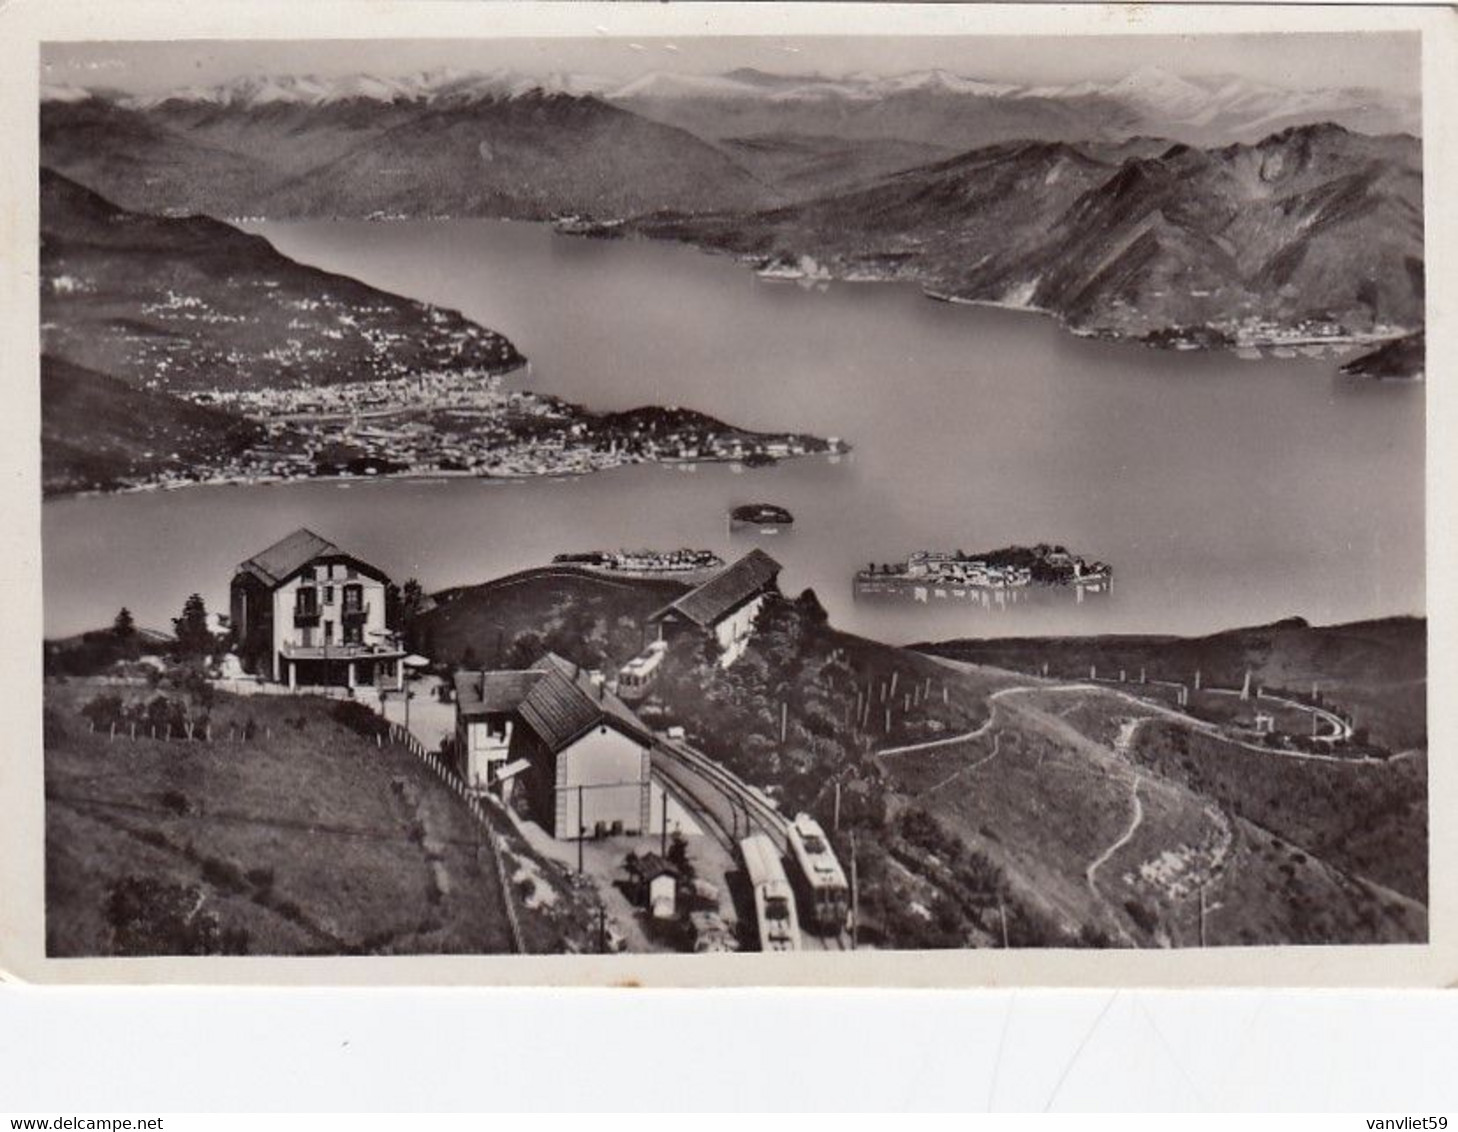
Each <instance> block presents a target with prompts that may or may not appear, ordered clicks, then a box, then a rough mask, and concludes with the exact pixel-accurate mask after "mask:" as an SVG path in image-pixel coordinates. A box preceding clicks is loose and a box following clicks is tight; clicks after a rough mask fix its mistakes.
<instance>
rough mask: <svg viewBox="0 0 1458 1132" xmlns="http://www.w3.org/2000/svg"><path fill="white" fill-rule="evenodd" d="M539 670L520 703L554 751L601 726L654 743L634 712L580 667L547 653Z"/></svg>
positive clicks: (524, 715)
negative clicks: (594, 681) (610, 725)
mask: <svg viewBox="0 0 1458 1132" xmlns="http://www.w3.org/2000/svg"><path fill="white" fill-rule="evenodd" d="M539 667H540V668H541V669H542V670H543V671H542V673H541V674H540V678H539V679H538V680H537V681H536V682H535V683H534V684H533V685H532V687H531V690H530V691H529V692H528V693H527V694H526V697H525V698H524V699H523V700H522V701H521V708H520V711H521V717H522V720H523V721H524V722H525V723H526V724H527V726H528V727H530V728H531V729H532V730H533V731H534V732H536V734H537V735H538V737H539V738H540V739H541V740H542V742H543V743H545V744H546V745H547V747H548V748H549V749H551V750H552V751H554V752H555V751H561V750H563V749H564V748H566V747H568V746H570V745H571V744H572V743H573V742H575V741H576V740H577V739H580V738H581V737H582V736H583V735H585V734H587V732H589V731H591V730H592V729H593V728H594V727H596V726H598V725H599V724H600V723H610V724H612V725H613V726H615V727H616V728H617V729H618V730H620V731H624V732H626V733H627V734H629V735H631V736H632V737H633V738H635V739H639V740H641V741H642V742H645V743H651V742H652V741H653V736H652V734H651V733H650V732H649V730H648V728H647V727H645V726H644V724H643V721H642V720H640V719H639V718H638V717H637V715H635V714H634V713H633V709H632V708H630V707H628V705H627V704H625V703H623V701H622V700H620V699H618V697H617V696H615V695H613V693H611V692H609V691H608V690H607V688H606V687H604V686H601V685H596V684H594V683H593V681H592V677H591V675H590V674H589V673H588V672H587V671H586V670H585V669H583V668H582V666H581V665H577V664H573V663H572V662H571V661H570V660H565V659H563V658H562V657H560V656H558V655H557V654H556V653H548V654H547V655H546V656H545V657H543V658H542V661H541V664H540V665H539Z"/></svg>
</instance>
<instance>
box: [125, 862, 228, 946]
mask: <svg viewBox="0 0 1458 1132" xmlns="http://www.w3.org/2000/svg"><path fill="white" fill-rule="evenodd" d="M205 901H206V894H205V893H203V892H202V891H201V890H199V889H197V888H194V887H191V886H187V885H181V884H168V883H166V882H164V881H159V880H156V879H154V878H152V877H135V876H132V877H126V878H124V879H122V880H119V881H117V882H116V883H115V884H113V885H112V886H111V891H110V893H109V895H108V896H107V901H106V921H107V924H108V925H109V926H110V927H111V947H112V953H113V954H116V955H243V954H246V953H247V951H248V942H249V937H248V933H247V932H246V931H244V930H243V929H241V928H224V927H223V926H222V925H221V924H220V923H219V920H218V917H217V914H216V913H214V912H212V911H211V910H209V909H207V908H205V907H204V906H203V905H204V903H205Z"/></svg>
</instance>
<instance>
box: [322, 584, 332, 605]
mask: <svg viewBox="0 0 1458 1132" xmlns="http://www.w3.org/2000/svg"><path fill="white" fill-rule="evenodd" d="M324 604H325V605H333V604H334V587H333V586H325V587H324Z"/></svg>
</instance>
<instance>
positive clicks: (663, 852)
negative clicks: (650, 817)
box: [579, 787, 668, 860]
mask: <svg viewBox="0 0 1458 1132" xmlns="http://www.w3.org/2000/svg"><path fill="white" fill-rule="evenodd" d="M579 789H580V787H579ZM659 832H660V834H661V837H660V838H659V842H658V855H659V856H660V857H662V858H663V859H664V860H667V859H668V791H667V790H665V791H663V829H662V830H660V831H659Z"/></svg>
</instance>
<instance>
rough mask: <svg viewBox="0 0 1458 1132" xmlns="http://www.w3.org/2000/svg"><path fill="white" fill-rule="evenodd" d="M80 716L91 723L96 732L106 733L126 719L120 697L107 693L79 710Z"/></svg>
mask: <svg viewBox="0 0 1458 1132" xmlns="http://www.w3.org/2000/svg"><path fill="white" fill-rule="evenodd" d="M81 714H82V715H83V716H84V717H85V718H86V719H88V720H90V721H91V725H92V726H93V727H94V728H96V730H97V731H108V730H110V729H111V728H112V727H113V726H119V725H120V724H121V723H122V722H123V721H124V719H125V718H126V716H125V712H124V710H123V708H122V702H121V697H120V696H115V695H111V694H109V693H108V694H103V695H100V696H95V697H93V698H92V699H91V700H90V701H89V702H88V703H87V704H86V706H85V707H83V708H82V709H81Z"/></svg>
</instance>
